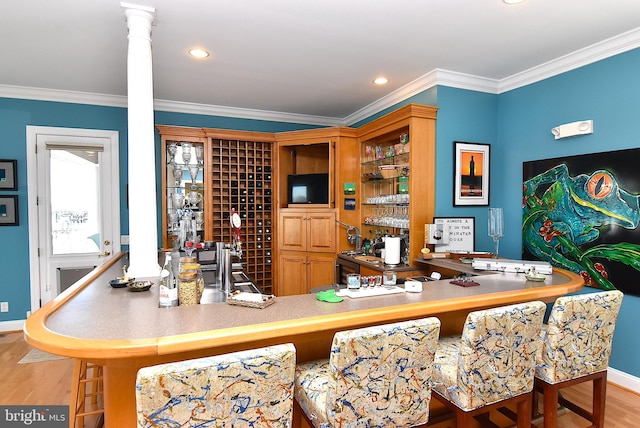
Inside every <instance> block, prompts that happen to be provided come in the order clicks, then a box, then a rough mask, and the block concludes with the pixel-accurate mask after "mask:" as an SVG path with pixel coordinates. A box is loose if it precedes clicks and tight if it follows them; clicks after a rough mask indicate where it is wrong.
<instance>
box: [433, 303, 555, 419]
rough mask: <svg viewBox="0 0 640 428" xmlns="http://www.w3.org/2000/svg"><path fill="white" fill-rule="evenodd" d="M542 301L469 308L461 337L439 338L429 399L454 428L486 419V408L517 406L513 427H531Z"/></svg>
mask: <svg viewBox="0 0 640 428" xmlns="http://www.w3.org/2000/svg"><path fill="white" fill-rule="evenodd" d="M544 311H545V304H544V303H542V302H537V301H536V302H529V303H523V304H517V305H510V306H503V307H498V308H492V309H487V310H482V311H475V312H471V313H470V314H469V315H468V316H467V319H466V322H465V324H464V327H463V331H462V335H461V336H455V337H448V338H443V339H440V345H439V347H438V350H437V351H436V355H435V360H434V363H433V376H432V379H433V389H434V392H435V395H434V397H435V398H436V399H437V400H438V401H439V402H441V403H442V404H444V405H445V407H447V408H449V409H450V410H453V411H454V413H455V415H456V420H457V426H458V427H459V428H463V427H465V428H466V427H468V426H474V424H475V422H473V421H472V419H473V418H476V419H478V420H480V421H484V422H487V423H489V424H490V423H491V422H490V419H489V414H488V412H490V411H492V410H497V409H500V408H501V407H503V406H506V405H510V404H517V415H516V418H517V421H518V427H526V428H529V427H530V425H531V402H532V395H533V394H532V391H533V378H534V371H535V354H536V352H535V351H536V349H538V347H539V346H538V345H539V340H540V330H541V326H542V320H543V317H544Z"/></svg>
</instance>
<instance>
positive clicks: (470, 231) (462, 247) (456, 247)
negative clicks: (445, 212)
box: [433, 217, 476, 252]
mask: <svg viewBox="0 0 640 428" xmlns="http://www.w3.org/2000/svg"><path fill="white" fill-rule="evenodd" d="M475 221H476V218H475V217H434V218H433V223H434V224H443V225H445V227H448V229H449V242H448V243H447V244H436V246H435V250H436V251H438V252H440V251H442V252H447V251H469V252H474V251H475V246H476V232H475Z"/></svg>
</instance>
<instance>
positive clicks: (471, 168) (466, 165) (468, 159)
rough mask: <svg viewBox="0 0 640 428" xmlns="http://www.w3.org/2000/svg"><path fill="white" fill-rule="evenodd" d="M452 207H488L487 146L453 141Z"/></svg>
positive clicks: (488, 147) (488, 146)
mask: <svg viewBox="0 0 640 428" xmlns="http://www.w3.org/2000/svg"><path fill="white" fill-rule="evenodd" d="M453 145H454V146H453V147H454V153H453V156H454V163H453V164H454V165H455V170H454V172H453V205H454V206H458V205H489V149H490V145H489V144H478V143H463V142H460V141H454V143H453Z"/></svg>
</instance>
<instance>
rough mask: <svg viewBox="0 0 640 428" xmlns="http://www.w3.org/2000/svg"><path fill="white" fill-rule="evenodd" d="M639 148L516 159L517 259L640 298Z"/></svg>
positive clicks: (597, 286) (588, 284)
mask: <svg viewBox="0 0 640 428" xmlns="http://www.w3.org/2000/svg"><path fill="white" fill-rule="evenodd" d="M639 157H640V149H626V150H616V151H610V152H600V153H588V154H583V155H575V156H569V157H562V158H552V159H542V160H533V161H526V162H524V163H523V171H522V172H523V177H522V178H523V192H524V193H523V203H524V205H523V213H522V244H523V245H522V257H523V259H525V260H544V261H548V262H549V263H551V264H552V265H553V266H557V267H560V268H563V269H566V270H569V271H572V272H574V273H577V274H578V275H580V276H582V278H583V279H584V281H585V284H586V285H587V286H591V287H595V288H600V289H604V290H609V289H614V288H617V289H619V290H621V291H623V292H624V293H628V294H633V295H636V296H640V285H639V284H638V281H637V278H638V275H639V274H640V264H639V263H638V254H640V227H639V226H640V171H639V170H638V164H637V159H638V158H639Z"/></svg>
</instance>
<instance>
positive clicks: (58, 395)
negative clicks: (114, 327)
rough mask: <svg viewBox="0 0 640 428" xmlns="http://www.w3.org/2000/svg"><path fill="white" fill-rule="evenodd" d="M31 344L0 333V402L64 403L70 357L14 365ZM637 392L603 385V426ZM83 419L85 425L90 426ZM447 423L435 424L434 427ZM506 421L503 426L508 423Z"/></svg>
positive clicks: (577, 423) (577, 397)
mask: <svg viewBox="0 0 640 428" xmlns="http://www.w3.org/2000/svg"><path fill="white" fill-rule="evenodd" d="M30 349H31V347H30V346H29V345H28V344H27V343H26V342H25V340H24V337H23V335H22V332H15V333H9V334H0V404H3V405H8V404H27V405H28V404H33V405H67V404H69V397H70V395H71V378H72V374H73V360H71V359H63V360H54V361H46V362H40V363H29V364H18V361H20V359H22V357H24V356H25V355H26V354H27V352H29V350H30ZM563 395H564V396H565V397H567V398H568V399H571V400H574V401H576V402H578V403H579V404H581V405H583V406H590V403H591V390H590V387H589V386H588V385H586V384H583V385H577V386H575V387H571V388H566V389H564V390H563ZM588 408H589V407H588ZM638 409H640V395H637V394H635V393H634V392H631V391H628V390H626V389H624V388H620V387H618V386H616V385H614V384H611V383H609V385H608V386H607V409H606V426H607V428H628V427H635V426H637V424H638V417H637V412H638ZM93 423H94V421H87V423H86V424H85V426H92V424H93ZM449 425H451V424H447V423H444V424H438V428H440V427H442V428H444V427H446V426H449ZM509 425H511V424H510V423H508V424H505V425H504V426H509ZM587 425H588V422H587V421H586V420H584V419H582V418H581V417H579V416H577V415H575V414H573V413H571V412H564V413H562V415H561V416H560V417H559V424H558V427H559V428H582V427H586V426H587Z"/></svg>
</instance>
